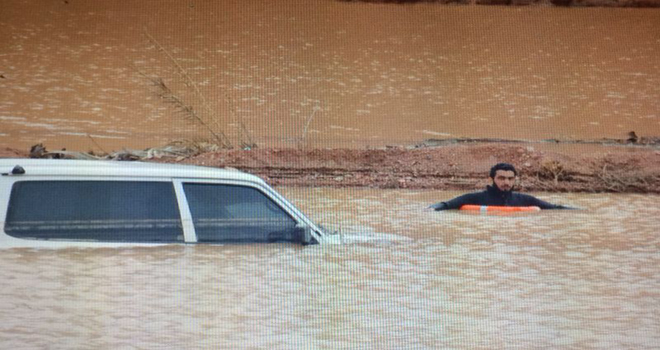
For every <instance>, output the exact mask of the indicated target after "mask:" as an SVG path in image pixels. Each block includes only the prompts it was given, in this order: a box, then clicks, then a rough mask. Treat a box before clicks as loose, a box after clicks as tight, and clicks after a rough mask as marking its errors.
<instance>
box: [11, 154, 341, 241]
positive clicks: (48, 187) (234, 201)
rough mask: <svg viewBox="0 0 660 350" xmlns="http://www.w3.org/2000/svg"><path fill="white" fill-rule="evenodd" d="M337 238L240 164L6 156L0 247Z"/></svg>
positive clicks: (322, 239) (336, 239) (323, 239)
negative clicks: (234, 167)
mask: <svg viewBox="0 0 660 350" xmlns="http://www.w3.org/2000/svg"><path fill="white" fill-rule="evenodd" d="M339 241H340V240H339V238H338V237H337V236H336V235H330V234H328V233H326V232H324V231H323V230H322V229H321V228H320V227H319V226H317V225H316V224H314V223H313V222H312V221H311V220H310V219H309V218H307V217H306V216H305V215H304V214H303V213H302V212H300V211H299V210H298V209H296V207H295V206H293V205H292V204H291V203H289V201H287V200H286V199H285V198H284V197H282V196H281V195H280V194H278V193H277V192H276V191H275V190H273V189H272V188H271V187H270V186H268V185H267V184H266V183H265V182H264V181H263V180H261V179H260V178H258V177H256V176H254V175H250V174H246V173H243V172H240V171H238V170H229V169H218V168H208V167H199V166H187V165H172V164H156V163H142V162H120V161H94V160H91V161H88V160H60V159H0V247H75V246H123V245H126V244H131V245H136V244H137V245H153V244H177V243H180V244H222V243H271V242H291V243H296V244H302V245H308V244H316V243H339Z"/></svg>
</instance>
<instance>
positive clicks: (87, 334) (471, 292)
mask: <svg viewBox="0 0 660 350" xmlns="http://www.w3.org/2000/svg"><path fill="white" fill-rule="evenodd" d="M280 190H282V192H283V193H284V194H285V195H286V196H287V197H288V198H290V199H291V200H292V201H293V202H294V203H296V204H297V205H298V206H299V207H301V208H302V209H303V210H304V211H306V212H307V213H308V214H309V215H310V216H311V217H313V218H315V219H316V220H317V221H320V222H325V223H327V224H329V226H335V227H341V228H342V231H343V232H344V234H345V235H346V237H347V239H353V240H357V238H360V239H361V240H362V241H363V242H362V243H353V244H348V245H341V246H310V247H305V248H301V247H297V246H292V245H277V244H274V245H254V246H187V247H183V246H165V247H156V248H132V249H80V250H78V249H76V250H70V249H65V250H41V251H39V250H24V249H14V250H2V251H0V279H1V280H2V281H3V287H2V288H1V289H0V297H1V299H2V303H0V347H2V348H91V347H95V348H190V347H203V346H205V347H218V348H280V349H283V348H287V349H288V348H360V347H363V348H384V349H400V348H464V349H472V348H525V349H526V348H606V349H643V348H646V349H651V348H657V347H658V345H659V344H660V318H658V315H659V314H660V292H659V291H660V268H659V267H658V266H660V255H659V254H658V251H659V249H660V235H658V233H657V227H658V226H659V225H658V223H659V222H658V217H660V209H658V208H660V197H658V196H647V195H645V196H641V195H603V194H597V195H596V194H594V195H588V194H579V195H578V194H543V193H539V194H536V195H538V196H539V197H541V198H542V199H546V200H549V201H551V202H555V203H561V204H569V205H574V206H577V207H581V208H583V210H580V211H543V212H540V213H534V214H529V215H516V216H483V215H472V214H464V213H461V212H429V211H425V210H424V208H425V207H426V206H427V205H428V204H430V203H433V202H435V201H439V200H442V199H447V198H450V197H453V196H455V195H457V194H458V193H456V192H439V191H436V192H433V191H424V192H422V191H408V190H368V189H361V190H354V189H344V190H338V189H303V188H283V189H280ZM368 239H371V240H368Z"/></svg>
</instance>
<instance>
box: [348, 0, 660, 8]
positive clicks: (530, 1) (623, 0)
mask: <svg viewBox="0 0 660 350" xmlns="http://www.w3.org/2000/svg"><path fill="white" fill-rule="evenodd" d="M339 1H342V2H372V3H396V4H414V3H436V4H450V5H455V4H458V5H504V6H530V5H531V6H534V5H536V6H565V7H660V1H658V0H339Z"/></svg>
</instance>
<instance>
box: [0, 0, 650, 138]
mask: <svg viewBox="0 0 660 350" xmlns="http://www.w3.org/2000/svg"><path fill="white" fill-rule="evenodd" d="M161 3H162V5H161V6H160V7H159V8H158V9H155V8H153V6H143V5H138V4H131V5H126V4H124V3H123V2H121V1H107V2H104V3H103V4H98V3H93V4H92V3H78V2H70V3H68V4H65V3H64V2H61V1H54V2H52V3H48V4H47V5H46V4H44V3H42V2H40V1H25V2H15V1H14V2H12V1H6V2H5V4H4V5H5V6H4V7H3V12H2V15H3V16H0V38H2V42H1V44H2V46H0V47H1V48H2V50H1V52H0V63H1V65H0V90H1V91H2V94H0V146H3V147H18V148H21V149H25V148H26V147H29V146H31V145H33V144H34V143H36V142H45V143H46V144H47V145H49V146H50V148H51V149H56V148H61V147H67V148H68V149H69V150H82V151H86V150H88V149H90V148H92V149H94V150H95V151H99V148H100V147H102V148H105V149H106V150H112V149H115V150H117V149H121V148H123V147H128V148H143V147H154V146H159V145H161V144H165V143H167V142H169V141H172V140H173V139H181V138H208V137H209V136H210V135H208V133H207V132H206V131H205V130H204V128H202V127H200V126H199V125H198V126H193V125H192V124H190V123H188V122H187V121H186V120H184V118H182V115H181V113H178V112H180V110H179V109H177V108H174V107H173V106H172V105H171V104H168V103H164V102H163V99H162V98H160V97H159V95H158V90H157V89H156V90H154V88H153V86H150V83H149V80H148V79H147V78H146V77H145V76H143V75H142V74H141V73H143V74H146V75H147V76H148V77H150V78H162V79H163V80H162V81H163V83H164V84H166V85H167V87H168V88H170V89H171V91H172V92H173V93H174V94H175V95H176V97H178V98H180V99H181V101H183V103H184V104H185V105H186V106H190V107H191V108H193V109H194V110H195V111H197V113H199V115H200V116H201V117H204V118H209V119H210V116H207V113H208V111H209V110H210V111H212V114H213V116H214V117H213V121H212V123H211V124H212V125H213V124H214V123H216V122H217V123H218V124H219V126H217V127H216V132H218V131H220V130H221V131H223V132H226V133H227V134H228V136H229V137H232V138H233V139H235V138H236V137H237V136H238V135H237V134H238V133H240V130H239V125H240V124H241V123H243V124H244V125H245V127H246V128H247V129H248V130H249V131H250V132H251V133H252V134H253V136H254V139H255V141H256V142H257V143H258V144H259V146H261V147H264V146H277V147H282V146H289V147H291V146H298V145H299V144H300V143H302V141H305V142H304V143H305V144H307V145H308V146H319V147H357V148H362V147H364V146H384V145H389V144H402V143H415V142H419V141H421V140H424V139H428V138H458V137H495V138H513V139H527V140H540V139H549V138H557V139H600V138H603V137H608V138H625V135H626V133H627V132H629V131H631V130H635V131H637V132H638V133H639V135H640V136H658V135H659V134H660V114H659V113H658V111H659V110H660V74H659V73H660V66H658V65H657V63H656V62H657V61H658V56H659V45H658V44H659V42H658V35H657V33H658V32H659V29H660V11H659V10H658V9H603V8H589V9H587V8H583V9H570V10H567V9H565V8H553V7H538V6H537V7H493V6H437V5H436V4H424V3H419V4H416V5H414V6H397V5H394V4H391V5H392V6H388V5H384V4H367V3H346V2H340V1H330V0H317V1H310V0H290V1H289V3H287V4H286V5H285V4H282V3H281V2H277V1H260V2H246V1H209V2H205V3H204V4H201V3H200V4H196V6H194V7H191V6H190V4H189V3H186V2H181V1H175V0H161ZM213 13H215V14H222V15H207V14H213ZM183 14H185V15H183ZM135 23H140V25H135ZM365 23H369V25H365ZM145 32H147V33H148V34H149V35H151V36H153V38H155V39H157V40H158V41H159V43H160V44H162V45H163V48H164V49H165V50H167V52H168V53H169V54H171V56H170V58H168V56H167V55H166V54H165V53H164V52H162V51H161V50H158V49H157V48H156V46H155V45H154V43H153V42H151V41H150V40H148V39H147V36H146V34H147V33H145ZM173 61H175V62H176V64H174V62H173ZM176 65H178V66H179V67H181V68H182V69H184V70H185V72H186V74H187V75H188V76H189V77H190V79H191V81H193V82H195V84H196V87H195V88H193V87H191V85H190V82H185V79H182V78H181V77H180V74H179V73H180V72H178V71H177V70H176V69H175V67H176ZM239 122H240V123H239ZM88 135H89V136H88ZM303 139H304V140H303ZM94 142H96V143H98V145H96V144H95V143H94Z"/></svg>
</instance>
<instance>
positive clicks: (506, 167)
mask: <svg viewBox="0 0 660 350" xmlns="http://www.w3.org/2000/svg"><path fill="white" fill-rule="evenodd" d="M498 170H504V171H513V175H515V176H518V172H517V171H516V168H514V167H513V165H511V164H509V163H497V164H495V165H494V166H493V167H492V168H490V178H491V179H494V178H495V173H497V171H498Z"/></svg>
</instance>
